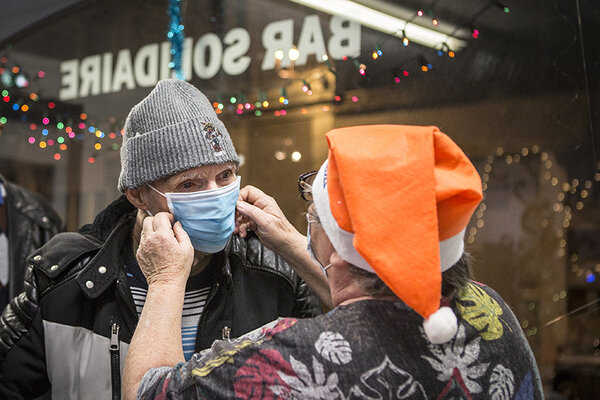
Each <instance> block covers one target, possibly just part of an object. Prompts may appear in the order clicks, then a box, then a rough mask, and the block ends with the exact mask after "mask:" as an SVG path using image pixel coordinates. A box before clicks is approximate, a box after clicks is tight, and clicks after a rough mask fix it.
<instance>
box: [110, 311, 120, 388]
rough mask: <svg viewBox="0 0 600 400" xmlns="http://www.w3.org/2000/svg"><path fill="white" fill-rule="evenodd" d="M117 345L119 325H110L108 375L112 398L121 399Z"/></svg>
mask: <svg viewBox="0 0 600 400" xmlns="http://www.w3.org/2000/svg"><path fill="white" fill-rule="evenodd" d="M119 353H120V345H119V325H117V324H115V323H113V324H112V326H111V327H110V376H111V383H112V400H121V360H120V354H119Z"/></svg>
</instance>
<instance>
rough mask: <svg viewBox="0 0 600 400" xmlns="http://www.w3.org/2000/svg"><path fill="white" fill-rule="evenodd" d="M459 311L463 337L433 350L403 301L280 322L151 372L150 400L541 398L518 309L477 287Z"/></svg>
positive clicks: (458, 304)
mask: <svg viewBox="0 0 600 400" xmlns="http://www.w3.org/2000/svg"><path fill="white" fill-rule="evenodd" d="M450 306H451V307H452V308H453V309H454V312H455V313H456V315H457V317H458V332H457V334H456V336H455V337H454V338H453V339H452V340H451V341H450V342H448V343H445V344H442V345H435V344H432V343H430V342H429V341H428V340H427V339H426V337H425V335H424V332H423V331H422V322H423V319H422V317H420V316H419V315H418V314H417V313H415V312H414V311H413V310H412V309H410V308H409V307H407V306H406V305H405V304H403V303H394V302H390V301H383V300H381V301H380V300H364V301H359V302H355V303H352V304H349V305H345V306H340V307H337V308H335V309H334V310H332V311H331V312H329V313H328V314H326V315H321V316H318V317H316V318H311V319H299V320H297V319H293V318H284V319H279V320H277V321H273V322H272V323H270V324H267V325H265V326H263V327H262V328H259V329H257V330H255V331H253V332H251V333H249V334H246V335H244V336H242V337H240V338H237V339H235V340H232V341H216V342H215V343H214V344H213V346H212V348H210V349H207V350H205V351H203V352H202V353H198V354H195V355H194V356H193V357H192V359H191V360H190V361H189V362H187V363H181V364H178V365H177V366H175V367H174V368H170V367H164V368H156V369H152V370H150V371H148V372H147V373H146V374H145V375H144V378H143V379H142V382H141V385H140V388H139V398H141V399H230V398H240V399H494V400H501V399H541V398H543V394H542V390H541V384H540V378H539V373H538V369H537V366H536V363H535V359H534V357H533V354H532V352H531V349H530V347H529V345H528V343H527V341H526V339H525V336H524V334H523V331H522V330H521V328H520V326H519V324H518V323H517V320H516V318H515V316H514V315H513V313H512V311H511V310H510V309H509V307H508V306H507V305H506V303H505V302H504V301H503V300H502V298H501V297H500V296H499V295H498V294H497V293H496V292H495V291H493V290H492V289H491V288H489V287H487V286H485V285H482V284H478V283H475V282H470V283H469V284H467V286H466V287H465V288H464V289H463V290H462V291H461V292H460V294H459V295H458V296H457V299H455V300H453V301H452V302H451V304H450Z"/></svg>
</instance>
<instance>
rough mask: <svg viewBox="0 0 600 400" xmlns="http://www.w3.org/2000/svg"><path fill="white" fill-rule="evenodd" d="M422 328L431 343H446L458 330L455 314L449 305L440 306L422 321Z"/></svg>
mask: <svg viewBox="0 0 600 400" xmlns="http://www.w3.org/2000/svg"><path fill="white" fill-rule="evenodd" d="M423 329H424V330H425V335H426V336H427V338H428V339H429V341H430V342H431V343H433V344H443V343H446V342H447V341H449V340H450V339H452V338H453V337H454V336H455V335H456V332H457V330H458V325H457V322H456V315H454V312H453V311H452V309H451V308H450V307H440V309H438V310H437V311H436V312H434V313H433V314H431V315H430V316H429V318H427V319H426V320H425V321H424V322H423Z"/></svg>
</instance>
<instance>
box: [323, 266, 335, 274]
mask: <svg viewBox="0 0 600 400" xmlns="http://www.w3.org/2000/svg"><path fill="white" fill-rule="evenodd" d="M331 267H333V264H327V265H326V266H324V267H323V272H324V273H325V276H327V270H328V269H329V268H331Z"/></svg>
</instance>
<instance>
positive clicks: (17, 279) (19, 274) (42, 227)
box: [0, 175, 63, 299]
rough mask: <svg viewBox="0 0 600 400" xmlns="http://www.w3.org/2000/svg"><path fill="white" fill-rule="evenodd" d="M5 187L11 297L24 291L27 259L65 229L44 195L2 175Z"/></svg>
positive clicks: (1, 178)
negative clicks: (14, 182) (12, 181)
mask: <svg viewBox="0 0 600 400" xmlns="http://www.w3.org/2000/svg"><path fill="white" fill-rule="evenodd" d="M0 181H2V186H4V190H5V191H6V198H5V199H4V203H5V204H4V205H5V209H6V217H7V222H8V235H7V236H8V246H9V247H8V277H9V283H8V297H9V299H12V298H13V297H15V296H17V295H18V294H19V293H21V292H22V291H23V283H24V278H25V268H26V267H25V266H26V262H25V259H26V258H27V256H28V255H30V254H31V253H33V252H34V251H36V250H37V249H39V248H40V247H42V245H43V244H44V243H46V242H47V241H48V240H50V238H51V237H52V236H54V235H56V234H57V233H59V232H62V231H63V226H62V222H61V220H60V217H59V216H58V214H56V212H55V211H54V210H53V209H52V208H51V207H50V206H49V205H48V204H47V202H46V200H44V199H43V198H42V197H41V196H39V195H38V194H36V193H33V192H30V191H29V190H26V189H24V188H22V187H20V186H18V185H15V184H13V183H11V182H9V181H7V180H6V179H5V178H4V177H3V176H2V175H0Z"/></svg>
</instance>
